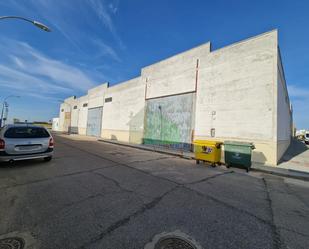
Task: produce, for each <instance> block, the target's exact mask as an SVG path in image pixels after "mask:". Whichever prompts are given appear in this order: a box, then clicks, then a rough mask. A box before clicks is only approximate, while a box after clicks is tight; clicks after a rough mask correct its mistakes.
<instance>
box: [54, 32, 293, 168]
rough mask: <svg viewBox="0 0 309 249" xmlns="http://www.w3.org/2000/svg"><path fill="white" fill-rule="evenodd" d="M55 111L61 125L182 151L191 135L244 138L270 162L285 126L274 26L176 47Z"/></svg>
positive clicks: (283, 141) (286, 135)
mask: <svg viewBox="0 0 309 249" xmlns="http://www.w3.org/2000/svg"><path fill="white" fill-rule="evenodd" d="M59 118H60V119H59V127H60V130H61V131H68V130H69V129H70V130H71V131H72V132H75V133H78V134H82V135H90V136H97V137H102V138H105V139H114V140H118V141H124V142H130V143H138V144H141V143H143V144H151V145H153V144H156V145H160V146H168V147H172V148H175V149H181V150H190V149H191V148H192V142H193V141H194V140H195V139H210V140H221V141H225V140H236V141H249V142H253V143H254V144H255V147H256V149H255V150H254V152H253V159H252V160H253V161H255V162H260V163H266V164H269V165H276V164H277V162H278V161H279V160H280V158H281V157H282V155H283V153H284V152H285V151H286V149H287V148H288V146H289V144H290V139H291V132H292V108H291V104H290V101H289V96H288V92H287V87H286V82H285V77H284V70H283V67H282V62H281V57H280V51H279V47H278V32H277V30H274V31H271V32H268V33H264V34H262V35H259V36H256V37H253V38H250V39H247V40H244V41H241V42H238V43H235V44H232V45H230V46H227V47H224V48H221V49H217V50H214V51H212V50H211V44H210V43H206V44H203V45H201V46H198V47H196V48H193V49H191V50H188V51H185V52H183V53H180V54H177V55H175V56H173V57H170V58H167V59H165V60H163V61H160V62H158V63H155V64H153V65H150V66H147V67H145V68H142V70H141V75H140V76H139V77H137V78H135V79H131V80H129V81H126V82H122V83H120V84H117V85H114V86H111V87H109V85H108V83H104V84H102V85H99V86H97V87H95V88H93V89H90V90H89V91H88V94H87V95H86V96H82V97H80V98H76V97H70V98H68V99H66V100H64V102H63V103H62V104H61V106H60V116H59Z"/></svg>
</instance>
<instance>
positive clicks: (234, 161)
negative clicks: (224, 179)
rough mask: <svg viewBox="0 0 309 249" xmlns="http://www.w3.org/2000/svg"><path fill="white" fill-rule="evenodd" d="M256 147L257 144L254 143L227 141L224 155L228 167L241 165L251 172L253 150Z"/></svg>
mask: <svg viewBox="0 0 309 249" xmlns="http://www.w3.org/2000/svg"><path fill="white" fill-rule="evenodd" d="M254 149H255V146H254V145H253V143H245V142H235V141H225V142H224V157H225V165H226V167H227V168H229V167H230V166H241V167H244V168H245V169H246V170H247V172H249V170H250V168H251V155H252V150H254Z"/></svg>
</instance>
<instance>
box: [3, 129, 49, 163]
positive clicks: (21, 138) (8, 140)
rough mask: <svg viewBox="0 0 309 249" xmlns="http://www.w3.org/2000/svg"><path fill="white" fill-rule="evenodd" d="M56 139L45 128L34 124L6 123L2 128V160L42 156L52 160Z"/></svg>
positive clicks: (12, 160) (46, 159)
mask: <svg viewBox="0 0 309 249" xmlns="http://www.w3.org/2000/svg"><path fill="white" fill-rule="evenodd" d="M53 151H54V139H53V137H52V135H51V134H50V133H49V132H48V131H47V130H46V129H45V128H44V127H38V126H33V125H6V126H4V127H3V128H1V130H0V162H14V161H19V160H27V159H38V158H42V159H44V160H45V161H50V160H51V159H52V156H53Z"/></svg>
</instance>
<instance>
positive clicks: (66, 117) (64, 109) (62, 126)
mask: <svg viewBox="0 0 309 249" xmlns="http://www.w3.org/2000/svg"><path fill="white" fill-rule="evenodd" d="M76 104H77V100H76V97H75V96H72V97H69V98H67V99H65V100H64V102H63V103H61V105H60V109H59V130H60V131H62V132H68V130H69V126H70V125H71V109H73V106H74V105H76Z"/></svg>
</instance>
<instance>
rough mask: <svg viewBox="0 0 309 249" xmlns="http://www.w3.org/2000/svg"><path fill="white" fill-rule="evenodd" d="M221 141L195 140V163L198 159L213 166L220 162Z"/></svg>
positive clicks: (198, 161)
mask: <svg viewBox="0 0 309 249" xmlns="http://www.w3.org/2000/svg"><path fill="white" fill-rule="evenodd" d="M222 144H223V143H222V142H219V141H210V140H195V141H194V154H195V160H196V163H197V164H199V163H200V161H203V162H208V163H211V165H212V166H213V167H215V166H216V164H220V160H221V146H222Z"/></svg>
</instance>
